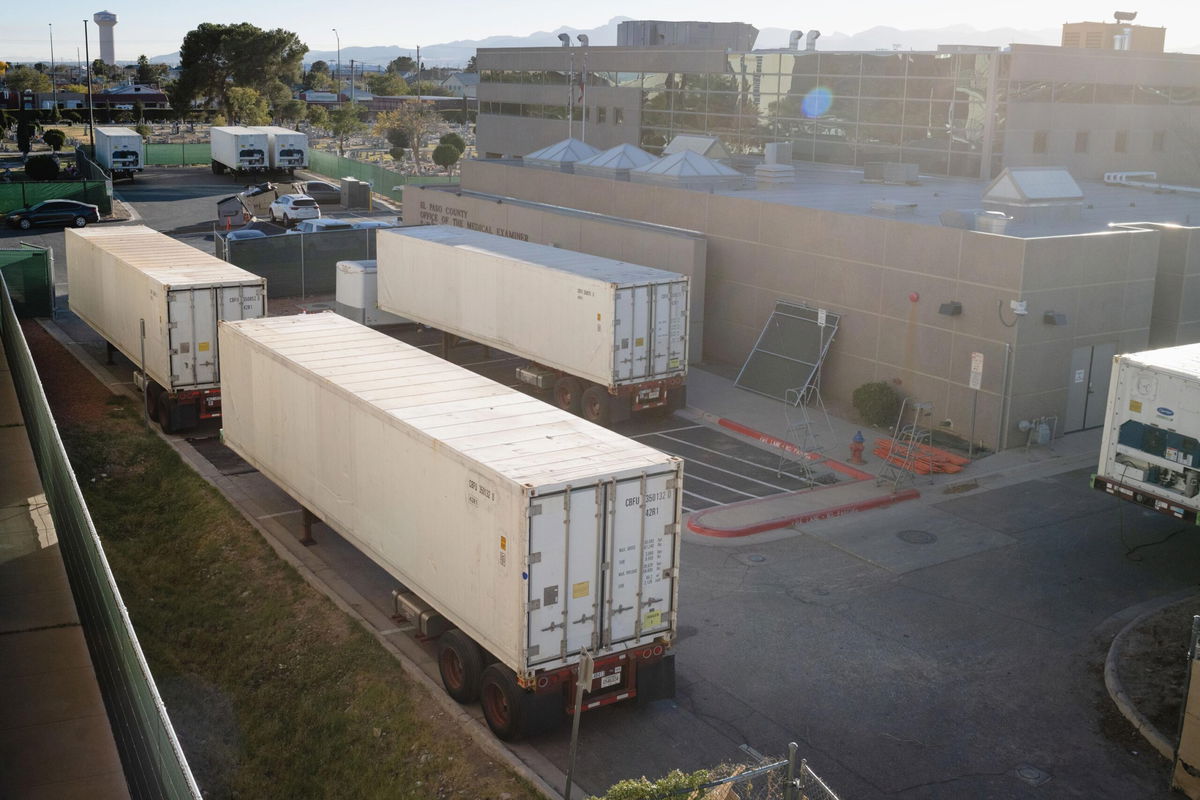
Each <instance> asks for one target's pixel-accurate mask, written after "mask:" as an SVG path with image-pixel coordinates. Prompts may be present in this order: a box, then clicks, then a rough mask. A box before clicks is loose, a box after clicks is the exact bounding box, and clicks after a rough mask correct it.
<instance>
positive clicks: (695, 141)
mask: <svg viewBox="0 0 1200 800" xmlns="http://www.w3.org/2000/svg"><path fill="white" fill-rule="evenodd" d="M685 150H690V151H691V152H693V153H695V154H696V155H701V156H704V157H705V158H717V159H721V160H726V159H728V158H729V151H728V150H726V149H725V145H724V144H722V143H721V140H720V139H718V138H717V137H716V136H695V135H693V134H688V133H683V134H680V135H678V136H676V137H675V138H674V139H672V140H671V141H670V142H669V143H668V144H667V146H666V147H664V148H663V153H662V154H663V155H664V156H673V155H675V154H676V153H682V152H683V151H685Z"/></svg>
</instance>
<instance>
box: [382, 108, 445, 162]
mask: <svg viewBox="0 0 1200 800" xmlns="http://www.w3.org/2000/svg"><path fill="white" fill-rule="evenodd" d="M441 121H442V117H441V115H440V114H438V113H437V111H435V110H434V108H433V103H430V102H428V101H421V100H418V101H414V102H410V103H405V104H404V105H402V106H400V108H397V109H395V110H394V111H383V112H380V114H379V115H378V116H377V117H376V118H375V135H377V136H387V135H388V131H392V130H397V131H404V132H405V133H406V134H407V135H408V139H409V142H410V145H411V147H412V150H413V160H414V161H415V162H416V166H417V172H418V173H419V172H420V171H421V139H422V138H424V136H425V135H426V134H427V133H429V132H430V131H431V130H433V128H434V127H435V126H437V125H439V124H441Z"/></svg>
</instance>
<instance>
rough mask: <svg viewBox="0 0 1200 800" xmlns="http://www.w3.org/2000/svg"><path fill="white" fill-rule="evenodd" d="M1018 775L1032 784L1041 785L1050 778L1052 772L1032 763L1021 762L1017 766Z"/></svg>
mask: <svg viewBox="0 0 1200 800" xmlns="http://www.w3.org/2000/svg"><path fill="white" fill-rule="evenodd" d="M1017 777H1018V778H1020V779H1021V780H1023V781H1025V782H1026V783H1028V784H1029V785H1030V786H1041V785H1042V784H1043V783H1047V782H1048V781H1049V780H1050V773H1048V772H1046V771H1044V770H1040V769H1038V768H1037V767H1035V766H1033V765H1032V764H1021V765H1020V766H1018V767H1017Z"/></svg>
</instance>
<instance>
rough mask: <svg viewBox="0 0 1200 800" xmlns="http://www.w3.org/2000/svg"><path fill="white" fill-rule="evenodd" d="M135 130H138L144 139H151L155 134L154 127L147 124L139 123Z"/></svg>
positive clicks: (138, 133)
mask: <svg viewBox="0 0 1200 800" xmlns="http://www.w3.org/2000/svg"><path fill="white" fill-rule="evenodd" d="M134 130H135V131H137V135H138V136H141V137H142V138H143V139H149V138H150V137H151V136H153V135H154V129H153V128H151V127H150V126H149V125H146V124H142V125H138V126H137V127H135V128H134Z"/></svg>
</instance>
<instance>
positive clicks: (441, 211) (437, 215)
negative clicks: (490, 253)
mask: <svg viewBox="0 0 1200 800" xmlns="http://www.w3.org/2000/svg"><path fill="white" fill-rule="evenodd" d="M418 206H419V208H418V215H417V219H418V221H419V222H420V223H421V224H422V225H452V226H454V227H455V228H466V229H467V230H471V231H479V232H480V233H490V234H493V235H495V236H505V237H507V238H509V239H519V240H520V241H522V242H528V241H529V234H527V233H521V232H520V231H514V230H509V229H508V228H499V227H497V228H493V227H492V226H491V225H484V224H482V223H479V222H472V221H471V219H470V215H469V214H468V212H467V210H466V209H465V208H454V207H453V206H449V205H446V204H444V203H433V202H428V201H425V200H421V201H420V202H419V203H418Z"/></svg>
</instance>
